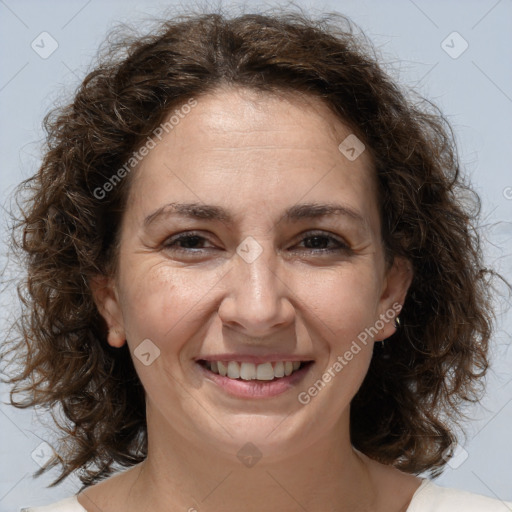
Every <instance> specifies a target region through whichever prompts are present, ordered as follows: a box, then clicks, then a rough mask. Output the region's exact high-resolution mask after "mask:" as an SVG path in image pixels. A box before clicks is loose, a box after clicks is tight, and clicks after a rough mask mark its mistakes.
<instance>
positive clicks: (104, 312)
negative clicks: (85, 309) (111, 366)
mask: <svg viewBox="0 0 512 512" xmlns="http://www.w3.org/2000/svg"><path fill="white" fill-rule="evenodd" d="M89 285H90V287H91V291H92V296H93V299H94V303H95V304H96V307H97V308H98V311H99V312H100V314H101V316H102V317H103V318H104V319H105V322H106V323H107V327H108V335H107V341H108V344H109V345H110V346H112V347H117V348H120V347H122V346H123V345H124V344H125V343H126V335H125V330H124V322H123V315H122V312H121V307H120V304H119V298H118V295H117V289H116V286H115V282H114V279H113V278H111V277H107V276H103V275H97V276H94V277H93V278H92V279H90V281H89Z"/></svg>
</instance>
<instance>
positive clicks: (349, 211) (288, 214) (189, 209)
mask: <svg viewBox="0 0 512 512" xmlns="http://www.w3.org/2000/svg"><path fill="white" fill-rule="evenodd" d="M170 215H181V216H184V217H188V218H191V219H199V220H209V221H220V222H224V223H226V224H233V222H234V216H233V215H232V214H231V213H230V212H229V211H228V210H226V209H225V208H223V207H221V206H216V205H210V204H203V203H168V204H166V205H164V206H162V207H160V208H158V209H157V210H155V211H154V212H153V213H151V214H149V215H148V216H147V217H146V218H145V219H144V227H148V226H149V225H150V224H152V223H153V222H155V221H156V220H157V219H159V218H162V217H167V216H170ZM335 215H343V216H346V217H349V218H351V219H353V220H355V221H357V222H359V223H361V224H363V225H364V226H367V221H366V219H365V218H364V217H363V216H362V215H361V214H360V213H359V212H357V211H356V210H354V209H353V208H351V207H349V206H346V205H342V204H338V203H302V204H298V205H294V206H291V207H290V208H288V209H287V210H286V211H285V213H284V215H283V217H282V218H283V219H284V220H285V221H287V222H298V221H300V220H303V219H315V218H320V217H328V216H335Z"/></svg>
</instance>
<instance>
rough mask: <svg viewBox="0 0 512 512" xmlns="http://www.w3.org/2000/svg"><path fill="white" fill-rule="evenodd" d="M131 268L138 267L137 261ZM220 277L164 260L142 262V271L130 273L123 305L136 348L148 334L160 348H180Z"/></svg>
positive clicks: (126, 277) (125, 319)
mask: <svg viewBox="0 0 512 512" xmlns="http://www.w3.org/2000/svg"><path fill="white" fill-rule="evenodd" d="M131 268H133V269H135V268H137V263H136V262H134V264H133V265H132V266H131ZM220 277H221V275H220V274H219V273H217V272H208V271H206V270H204V269H203V270H198V269H195V270H193V269H176V268H170V267H169V266H165V265H162V264H161V263H158V264H155V265H141V266H140V267H139V271H133V272H130V273H129V274H128V275H126V276H125V279H124V284H123V285H122V296H123V297H124V300H123V301H122V309H123V317H124V321H125V328H126V332H127V337H128V339H129V341H130V345H131V349H132V351H133V349H134V347H135V346H136V345H137V344H138V343H140V342H141V341H142V340H144V339H147V338H149V339H150V340H152V341H154V343H155V344H157V346H158V347H159V348H160V350H165V351H167V350H169V349H170V350H173V351H176V350H177V349H179V348H180V347H181V345H182V344H183V343H184V342H185V341H186V339H187V336H188V335H189V334H190V333H189V332H188V331H189V330H191V329H192V328H193V325H192V324H193V322H194V317H196V316H197V315H198V314H200V313H201V312H203V313H201V315H203V314H204V309H205V307H207V305H208V301H209V300H211V296H210V295H209V291H212V289H213V288H214V286H215V283H217V282H218V281H219V278H220ZM171 342H172V343H171Z"/></svg>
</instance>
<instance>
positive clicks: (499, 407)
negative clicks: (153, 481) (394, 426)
mask: <svg viewBox="0 0 512 512" xmlns="http://www.w3.org/2000/svg"><path fill="white" fill-rule="evenodd" d="M297 3H298V4H299V5H301V6H303V7H305V8H306V10H307V11H308V10H311V6H314V10H315V11H317V12H320V11H329V10H336V11H339V12H341V13H344V14H347V15H348V16H349V17H351V18H352V19H353V20H354V21H355V22H356V23H358V24H359V25H360V26H361V28H362V29H363V30H364V31H365V32H366V33H367V35H368V36H369V37H370V39H371V40H372V41H373V42H374V43H375V44H376V46H377V47H378V48H379V50H380V52H381V54H382V58H383V59H384V60H385V62H387V68H388V70H389V71H390V73H392V74H393V75H394V76H395V77H396V78H397V79H398V80H400V81H401V83H403V84H405V85H409V86H415V87H416V89H417V90H418V92H420V93H421V94H422V95H424V96H426V97H428V98H429V99H431V100H433V101H434V102H435V103H436V104H437V105H439V106H440V107H441V109H442V110H443V111H444V113H445V114H446V115H447V116H448V119H449V120H450V122H451V123H452V125H453V127H454V129H455V131H456V133H457V140H458V143H459V150H460V157H461V161H462V163H463V165H464V167H465V169H466V172H467V173H468V175H469V176H470V177H471V179H472V181H473V184H474V186H475V187H476V189H477V191H478V192H479V193H480V195H481V197H482V201H483V217H482V223H483V225H484V226H485V229H484V230H483V235H484V236H485V238H486V240H487V241H488V243H487V244H486V250H487V257H488V262H489V264H490V265H492V266H495V267H496V268H497V269H498V270H499V271H500V272H502V273H503V274H504V275H505V277H507V279H509V280H512V256H511V254H512V229H511V223H510V221H511V220H512V188H507V187H512V172H511V162H512V142H511V136H512V130H511V128H512V66H511V62H512V59H511V57H510V56H511V49H512V44H511V43H512V2H511V1H510V0H501V1H496V0H481V1H475V0H473V1H468V0H466V1H462V0H461V1H454V0H451V1H441V0H437V1H426V0H414V1H412V0H397V1H376V0H373V1H348V0H347V1H335V0H333V1H330V2H327V1H324V2H323V3H322V2H320V1H319V2H314V3H308V2H301V1H298V2H297ZM169 5H171V3H169V2H148V1H140V0H139V1H126V0H125V1H120V0H118V1H108V2H101V1H99V0H91V1H86V0H77V1H74V0H73V1H70V0H68V1H18V2H15V1H14V0H0V27H1V29H0V38H1V39H0V44H1V48H2V62H1V75H0V105H1V112H2V116H1V118H0V127H1V136H0V147H1V155H2V160H1V169H0V190H1V204H2V205H4V206H8V202H7V201H8V199H7V198H8V196H9V194H10V193H11V192H12V190H13V187H14V186H15V185H16V184H17V183H19V182H20V181H21V179H22V178H24V177H27V176H29V175H30V174H32V173H33V172H34V171H35V170H36V169H37V165H38V162H39V157H40V153H39V145H40V142H41V141H42V135H43V134H42V130H41V120H42V118H43V116H44V114H45V113H46V112H47V111H48V110H49V108H51V106H52V105H53V104H54V101H56V100H59V99H60V98H62V95H63V94H64V95H65V96H66V97H67V98H70V97H71V95H72V93H73V91H74V88H75V87H76V86H77V85H78V83H79V80H80V79H81V78H83V76H84V74H85V72H86V70H87V69H88V67H89V65H90V63H91V60H92V58H93V57H94V55H95V52H96V49H97V47H98V46H99V43H100V42H101V41H102V40H103V39H104V37H105V35H106V33H107V30H108V29H109V28H110V27H112V26H113V24H114V23H115V22H117V21H128V22H137V21H138V20H142V19H147V18H148V17H150V16H159V15H161V13H162V12H163V8H165V7H168V6H169ZM214 5H217V4H214ZM246 5H247V6H248V8H247V10H250V9H249V7H250V6H255V5H257V4H255V3H253V2H246ZM265 5H267V6H272V5H275V4H265ZM224 6H225V7H229V3H227V2H226V3H224ZM43 31H46V32H48V33H49V34H51V36H52V37H53V38H54V39H55V40H56V41H57V43H58V48H57V50H56V51H55V52H54V53H53V54H52V55H51V56H50V57H49V58H47V59H42V58H41V57H40V56H39V55H38V54H36V53H35V51H34V50H33V49H32V48H31V43H32V41H33V40H34V39H35V38H36V36H38V35H39V34H40V33H41V32H43ZM453 31H457V32H458V33H460V34H461V36H462V37H463V38H464V39H465V40H466V41H467V42H468V44H469V47H468V49H467V50H466V51H465V52H464V53H463V54H462V55H460V57H458V58H457V59H453V58H451V57H450V56H449V55H448V54H447V53H446V52H445V51H444V50H443V48H442V47H441V42H442V41H443V40H444V39H445V38H446V37H447V36H448V35H449V34H451V33H452V32H453ZM454 41H455V42H454V45H455V49H457V48H460V46H457V45H458V44H460V43H459V42H457V40H456V39H455V40H454ZM507 191H508V194H507ZM2 215H3V212H2ZM4 224H5V223H4V222H2V226H4ZM6 236H7V233H6V231H5V228H4V227H2V240H5V237H6ZM1 253H2V254H1V257H2V260H1V262H0V268H3V267H4V264H6V259H5V257H4V253H5V245H2V251H1ZM5 272H6V275H8V276H10V275H15V274H16V272H17V270H16V268H15V267H14V265H13V264H12V263H9V264H8V265H7V266H6V268H5ZM13 297H14V295H13V293H12V290H4V291H3V292H2V294H1V295H0V303H1V304H0V305H1V306H2V308H1V311H2V313H1V317H0V320H2V321H3V320H4V319H5V318H8V317H9V315H11V314H12V304H14V302H15V300H14V298H13ZM508 300H509V301H510V299H508ZM500 301H501V306H502V307H500V308H499V309H498V313H500V311H503V310H504V307H503V305H504V302H505V299H500ZM499 322H500V323H499V331H498V332H497V334H496V336H495V338H494V340H493V342H494V345H493V354H494V358H493V367H492V371H491V372H490V373H489V378H488V395H487V397H486V399H485V401H484V402H483V403H482V404H481V405H479V406H476V407H473V408H471V409H469V412H468V414H470V416H471V417H472V418H474V421H473V422H472V423H471V424H468V426H467V427H466V429H467V432H468V434H469V435H468V441H467V442H466V443H465V444H464V445H463V448H464V450H465V452H461V453H462V455H461V456H460V458H459V459H457V460H456V462H455V463H454V464H452V465H453V466H454V467H453V468H451V467H447V469H446V470H445V472H444V474H443V475H442V476H441V478H439V479H438V483H439V484H441V485H444V486H450V487H458V488H462V489H467V490H470V491H473V492H478V493H481V494H485V495H488V496H492V497H499V498H501V499H503V500H512V436H511V425H512V354H511V351H510V350H508V348H509V347H510V340H511V337H510V332H511V327H512V315H511V313H510V312H509V313H508V314H507V315H505V316H502V315H500V317H499ZM3 332H4V331H3ZM0 394H1V399H2V401H6V400H7V392H6V388H5V387H1V388H0ZM40 420H41V421H46V422H47V423H48V422H49V420H48V418H47V417H46V416H42V417H39V419H38V417H36V416H35V413H34V412H33V411H20V410H17V409H14V408H13V407H9V406H7V405H1V408H0V429H1V432H2V442H1V446H0V460H1V464H2V466H1V473H0V511H6V512H7V511H17V510H19V508H20V506H23V505H25V506H26V505H29V504H32V505H35V504H45V503H50V502H53V501H56V500H57V499H60V498H62V497H65V496H68V495H70V494H73V493H75V492H76V490H77V489H78V482H77V480H75V479H73V478H70V479H68V480H67V481H66V482H65V483H64V484H62V485H61V486H59V487H57V488H53V489H47V488H46V487H45V485H46V484H48V483H49V482H50V476H55V474H56V473H53V474H51V475H47V476H43V477H41V478H39V479H36V480H34V479H33V478H32V473H33V472H34V471H35V470H36V469H37V468H38V466H37V464H36V462H35V460H34V459H33V457H32V455H31V454H33V453H34V458H35V459H37V454H40V455H41V456H43V453H44V448H43V452H41V449H42V448H38V447H39V445H40V444H41V442H42V441H43V440H44V441H49V442H51V439H52V438H53V437H52V436H53V434H51V432H50V431H49V430H48V429H45V428H43V427H42V426H41V425H40V423H39V421H40ZM34 450H35V452H34ZM465 455H467V458H466V459H465V460H463V459H464V457H465ZM459 464H460V465H459Z"/></svg>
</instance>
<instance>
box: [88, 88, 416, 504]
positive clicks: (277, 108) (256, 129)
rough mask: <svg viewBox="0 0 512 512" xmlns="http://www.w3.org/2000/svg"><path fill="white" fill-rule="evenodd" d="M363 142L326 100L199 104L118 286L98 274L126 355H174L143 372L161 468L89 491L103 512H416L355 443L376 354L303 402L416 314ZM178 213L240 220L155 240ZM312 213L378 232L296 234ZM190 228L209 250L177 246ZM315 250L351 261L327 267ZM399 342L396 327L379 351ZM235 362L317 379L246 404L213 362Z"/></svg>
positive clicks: (165, 168)
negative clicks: (245, 246)
mask: <svg viewBox="0 0 512 512" xmlns="http://www.w3.org/2000/svg"><path fill="white" fill-rule="evenodd" d="M350 133H351V131H350V129H349V128H348V127H346V126H345V125H343V124H342V123H341V122H340V121H339V120H338V119H337V118H336V117H335V116H334V115H333V114H332V113H331V112H330V111H329V110H328V109H327V108H326V107H325V106H324V105H323V104H322V103H321V102H320V101H319V100H317V99H311V98H308V99H306V98H303V97H299V96H293V97H282V96H273V95H269V94H263V95H262V94H261V93H255V92H253V91H247V90H240V89H221V90H219V91H217V92H216V93H215V94H212V95H208V96H203V97H200V98H198V104H197V106H196V107H195V108H194V109H192V110H191V112H190V113H189V114H187V115H186V116H185V117H184V118H183V119H182V120H181V121H180V123H179V125H178V126H176V127H175V129H174V130H173V131H171V132H170V133H168V134H167V135H165V136H164V137H163V139H162V141H161V142H159V143H158V144H157V146H156V147H155V148H154V149H152V150H151V151H150V152H149V154H148V155H147V156H146V157H145V158H144V160H143V161H142V162H141V164H140V165H139V167H138V168H137V169H136V171H134V173H135V174H134V175H133V176H132V178H133V182H132V184H131V190H130V196H129V201H128V207H127V209H126V211H125V214H124V218H123V223H122V226H121V242H120V258H119V262H118V269H117V274H116V276H115V277H114V278H112V279H111V278H107V277H104V276H103V277H102V276H98V279H97V280H96V281H95V283H94V288H93V290H94V297H95V301H96V304H97V306H98V308H99V310H100V312H101V313H102V315H103V317H104V318H105V320H106V321H107V324H108V326H109V328H110V331H109V337H108V342H109V344H110V345H112V346H114V347H120V346H122V345H123V344H124V343H128V345H129V348H130V351H131V353H132V354H133V351H134V350H135V349H136V348H137V346H138V345H139V344H140V343H141V342H142V341H143V340H146V339H149V340H151V342H152V343H153V344H154V345H155V346H157V347H158V349H159V350H160V355H159V357H157V358H156V359H155V360H154V361H153V362H152V364H150V365H148V366H145V365H144V364H142V363H141V361H139V360H138V358H136V357H134V363H135V366H136V369H137V372H138V375H139V377H140V379H141V381H142V383H143V385H144V388H145V390H146V397H147V408H146V414H147V425H148V439H149V444H148V457H147V459H146V461H145V462H143V463H141V464H139V465H138V466H136V467H134V468H131V469H130V470H128V471H125V472H124V473H121V474H119V475H116V476H114V477H111V478H110V479H108V480H106V481H104V482H101V483H100V484H97V485H95V486H92V487H90V488H88V489H86V490H85V491H84V492H83V493H81V494H80V495H79V501H80V503H81V504H82V505H83V506H84V507H85V508H86V509H87V510H94V511H96V510H100V509H102V510H108V511H109V512H116V511H117V510H124V511H130V510H153V511H155V510H156V511H159V510H162V511H163V510H166V511H169V510H171V511H174V510H180V511H186V510H189V509H192V510H193V509H194V508H195V509H197V510H198V511H218V510H223V511H235V510H246V511H254V512H256V511H261V510H266V511H274V510H275V511H277V510H287V511H292V510H304V509H306V510H308V511H309V512H316V511H322V512H325V511H328V510H336V511H340V512H345V511H349V510H350V511H355V510H372V511H379V510H383V511H384V510H386V511H388V512H389V511H400V510H405V508H406V507H407V505H408V503H409V501H410V499H411V496H412V494H413V493H414V491H415V490H416V488H417V487H418V485H419V483H420V481H419V479H418V478H416V477H414V476H411V475H406V474H404V473H401V472H399V471H398V470H396V469H395V468H391V467H387V466H383V465H381V464H378V463H376V462H375V461H372V460H370V459H368V458H367V457H365V456H364V455H362V454H360V453H359V452H357V451H355V450H354V449H353V448H352V446H351V444H350V436H349V405H350V401H351V399H352V398H353V396H354V395H355V393H356V392H357V390H358V388H359V386H360V385H361V383H362V381H363V379H364V377H365V375H366V372H367V369H368V365H369V363H370V359H371V356H372V350H373V340H370V342H369V343H367V344H366V345H362V344H361V350H360V351H359V352H358V353H357V355H354V357H353V359H352V360H351V361H350V362H349V364H347V365H346V366H345V367H344V368H343V370H342V371H341V372H339V373H338V374H336V376H335V377H334V378H333V379H332V380H331V382H329V383H328V384H327V385H326V386H325V387H324V388H323V389H322V390H321V391H320V392H319V393H318V395H317V396H315V397H313V398H312V399H311V401H310V402H309V403H308V404H307V405H303V404H301V403H300V402H299V401H298V399H297V395H298V393H299V392H300V391H305V390H307V389H308V388H309V387H310V386H312V385H313V383H314V382H315V381H317V380H318V379H319V378H320V377H321V376H322V374H323V373H324V372H325V371H326V370H327V369H328V368H331V367H332V366H333V364H334V362H335V361H336V360H337V357H338V356H340V355H343V354H344V353H345V352H346V351H347V350H348V349H349V348H350V346H351V344H352V342H353V341H354V340H356V339H357V335H358V334H359V333H361V332H362V331H364V329H365V328H368V327H370V326H373V325H374V324H375V323H376V321H377V320H379V318H381V316H380V315H383V314H384V313H385V312H386V311H388V310H391V309H392V305H393V304H395V303H399V304H403V302H404V299H405V295H406V292H407V288H408V286H409V285H410V282H411V279H412V273H411V270H410V267H409V266H408V265H407V262H405V261H402V260H400V259H396V260H395V262H394V265H393V266H392V267H391V268H389V269H387V268H386V265H385V262H384V253H383V247H382V243H381V237H380V220H379V215H378V209H377V196H376V186H375V181H374V180H375V177H374V175H373V172H374V171H373V168H372V162H371V159H370V156H369V153H368V152H367V151H365V152H363V153H362V154H361V155H360V156H359V157H358V158H357V159H356V160H354V161H350V160H349V159H347V158H346V157H345V156H344V155H342V154H341V153H340V151H339V150H338V145H339V144H340V142H341V141H343V140H344V138H345V137H347V136H348V135H349V134H350ZM170 202H196V203H206V204H215V205H218V206H222V207H223V208H225V209H227V210H229V211H230V212H231V213H232V215H233V217H234V219H233V223H232V224H229V223H227V222H226V221H218V220H206V219H205V220H195V219H187V218H185V217H179V216H171V215H167V216H166V215H162V216H160V217H159V218H158V220H155V221H154V222H152V223H151V224H150V225H149V226H147V227H145V226H144V219H145V218H146V217H147V216H148V215H150V214H152V213H153V212H154V211H155V210H157V209H158V208H160V207H161V206H164V205H165V204H167V203H170ZM306 202H307V203H310V202H318V203H333V202H335V203H342V204H343V205H346V206H348V207H350V208H351V209H353V210H355V211H357V212H358V213H359V214H360V215H361V216H362V217H363V219H364V221H363V222H360V223H358V222H357V221H355V220H354V219H352V218H350V217H349V216H345V215H337V216H332V217H326V218H317V219H302V220H300V221H296V222H289V221H286V220H285V219H283V214H284V211H285V210H286V209H287V208H289V207H291V206H294V205H296V204H301V203H306ZM185 231H193V233H192V235H200V236H202V237H204V238H205V240H201V241H200V242H199V243H197V242H194V243H195V244H196V245H194V244H189V245H186V243H185V244H179V243H174V246H172V247H164V243H172V240H169V239H170V237H171V236H173V235H176V234H178V233H183V232H185ZM319 231H321V233H319ZM314 235H317V236H320V235H321V236H322V237H325V236H333V237H334V238H335V239H338V240H340V241H342V242H344V243H345V244H346V245H348V247H349V249H348V250H347V249H341V250H339V251H337V252H330V253H323V252H322V251H321V250H319V249H316V248H315V246H314V245H312V244H311V243H310V242H311V239H309V238H307V237H311V236H314ZM249 236H251V237H253V238H254V239H255V240H256V241H257V243H258V244H259V245H260V247H261V248H262V253H261V254H260V255H259V257H257V258H256V259H255V260H254V261H252V262H251V263H247V262H246V261H245V260H244V259H242V258H241V257H240V256H239V255H238V254H237V252H236V249H237V247H239V246H240V244H241V243H242V242H243V241H244V240H246V238H247V237H249ZM320 242H321V243H322V244H324V245H320V248H322V247H329V248H330V247H332V248H335V247H337V244H336V241H335V240H333V241H331V242H329V241H328V239H327V240H326V239H324V238H322V239H321V240H320ZM325 244H328V245H325ZM180 247H181V248H182V251H178V249H179V248H180ZM183 248H184V249H183ZM199 249H200V252H198V250H199ZM186 251H188V252H186ZM394 331H395V327H394V325H393V322H387V323H386V324H385V325H384V327H383V329H382V330H381V331H380V332H379V333H378V334H377V335H376V336H375V340H382V339H385V338H387V337H389V336H391V335H392V334H393V333H394ZM226 352H230V353H231V352H233V353H239V354H244V355H247V354H250V355H265V354H269V353H285V354H295V355H301V356H304V357H301V359H304V360H314V364H313V366H312V367H311V369H310V371H309V372H308V373H307V375H306V376H305V378H304V380H303V381H302V382H301V383H300V384H299V385H297V386H296V387H295V388H294V389H291V390H289V391H286V392H285V393H283V394H281V395H278V396H276V397H272V398H265V399H241V398H235V397H232V396H229V395H228V394H226V393H225V392H224V390H222V389H220V388H219V387H218V386H217V385H216V384H214V383H213V382H212V381H210V380H209V379H208V378H205V377H204V374H203V373H202V372H201V371H200V369H199V368H198V366H197V363H196V362H195V359H196V358H200V357H205V356H208V355H213V354H220V353H226ZM248 442H251V443H253V444H254V445H255V446H256V447H257V448H258V450H259V451H260V452H261V454H262V457H261V459H260V460H259V461H258V462H257V464H256V465H254V466H252V467H246V466H244V465H243V464H241V462H240V460H238V458H237V452H238V451H239V450H240V449H241V448H242V447H243V446H244V445H246V443H248Z"/></svg>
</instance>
